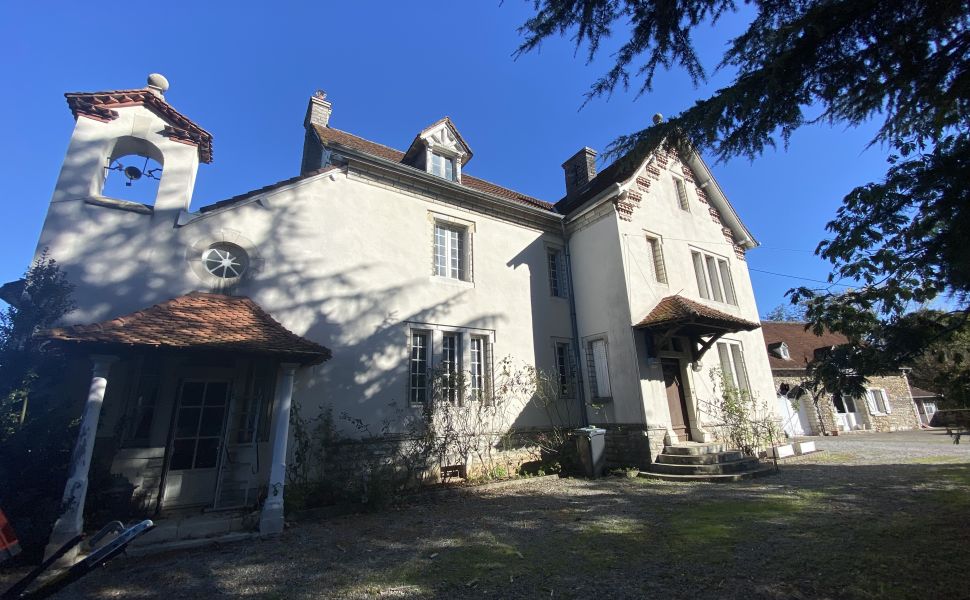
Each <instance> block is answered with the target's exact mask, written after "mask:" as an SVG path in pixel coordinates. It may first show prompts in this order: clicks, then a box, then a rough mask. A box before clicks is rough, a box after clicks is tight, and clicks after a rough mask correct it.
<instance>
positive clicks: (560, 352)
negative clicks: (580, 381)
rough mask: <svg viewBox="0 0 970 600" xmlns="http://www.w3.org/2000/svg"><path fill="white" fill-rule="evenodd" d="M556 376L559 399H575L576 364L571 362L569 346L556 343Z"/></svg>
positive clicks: (563, 343)
mask: <svg viewBox="0 0 970 600" xmlns="http://www.w3.org/2000/svg"><path fill="white" fill-rule="evenodd" d="M556 375H557V377H558V381H557V383H558V384H559V397H560V398H575V397H576V391H575V390H576V363H575V361H574V360H573V353H572V349H571V345H570V344H568V343H566V342H556Z"/></svg>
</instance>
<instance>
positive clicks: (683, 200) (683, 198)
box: [671, 175, 690, 213]
mask: <svg viewBox="0 0 970 600" xmlns="http://www.w3.org/2000/svg"><path fill="white" fill-rule="evenodd" d="M671 177H672V178H673V180H674V193H675V194H677V205H678V206H680V210H682V211H684V212H688V213H689V212H690V200H689V199H688V197H687V182H686V181H685V180H684V178H683V177H678V176H677V175H671Z"/></svg>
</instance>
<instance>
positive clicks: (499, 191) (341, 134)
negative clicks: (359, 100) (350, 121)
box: [313, 125, 555, 211]
mask: <svg viewBox="0 0 970 600" xmlns="http://www.w3.org/2000/svg"><path fill="white" fill-rule="evenodd" d="M313 128H314V130H315V131H316V133H317V136H318V137H319V138H320V141H321V142H323V143H324V144H328V143H336V144H341V145H343V146H347V147H348V148H353V149H354V150H359V151H361V152H364V153H367V154H371V155H373V156H377V157H379V158H383V159H386V160H390V161H393V162H401V160H402V159H403V158H404V153H403V152H401V151H400V150H395V149H394V148H390V147H388V146H384V145H383V144H378V143H376V142H372V141H370V140H365V139H364V138H361V137H357V136H356V135H353V134H351V133H347V132H346V131H341V130H339V129H334V128H333V127H321V126H320V125H314V126H313ZM461 185H463V186H465V187H467V188H470V189H473V190H476V191H479V192H485V193H486V194H491V195H493V196H498V197H500V198H504V199H506V200H513V201H515V202H519V203H520V204H525V205H528V206H532V207H535V208H541V209H544V210H550V211H551V210H555V209H554V208H553V206H552V204H550V203H549V202H546V201H544V200H539V199H538V198H533V197H531V196H526V195H525V194H520V193H519V192H516V191H515V190H510V189H508V188H505V187H502V186H500V185H496V184H494V183H491V182H488V181H485V180H484V179H479V178H477V177H472V176H471V175H468V174H466V173H464V172H462V174H461Z"/></svg>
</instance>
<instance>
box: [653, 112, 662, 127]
mask: <svg viewBox="0 0 970 600" xmlns="http://www.w3.org/2000/svg"><path fill="white" fill-rule="evenodd" d="M663 122H664V116H663V115H662V114H660V113H657V114H655V115H654V116H653V124H654V125H660V124H661V123H663Z"/></svg>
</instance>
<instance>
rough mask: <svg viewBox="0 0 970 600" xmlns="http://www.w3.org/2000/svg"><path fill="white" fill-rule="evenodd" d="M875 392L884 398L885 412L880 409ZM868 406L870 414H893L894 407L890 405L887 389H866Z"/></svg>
mask: <svg viewBox="0 0 970 600" xmlns="http://www.w3.org/2000/svg"><path fill="white" fill-rule="evenodd" d="M874 392H879V394H880V395H881V396H882V403H883V407H882V408H884V409H885V410H881V409H880V407H879V401H878V400H876V394H875V393H874ZM866 404H868V405H869V412H871V413H872V414H874V415H888V414H892V412H893V409H892V406H890V404H889V394H888V393H887V392H886V390H885V388H866Z"/></svg>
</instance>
